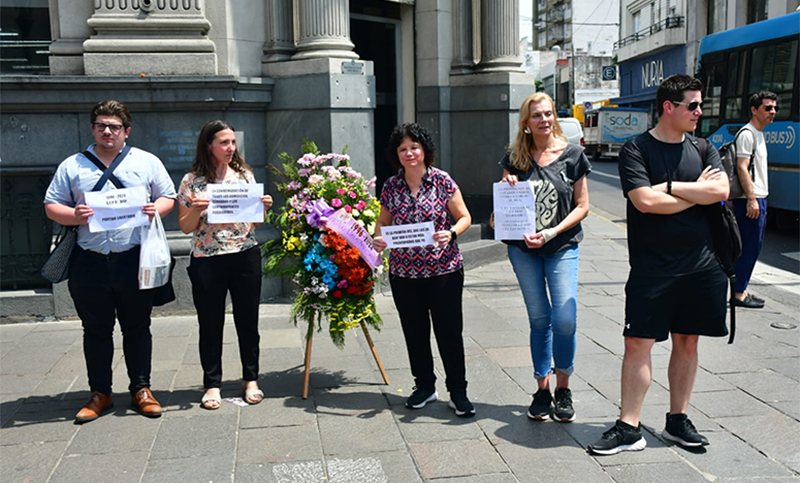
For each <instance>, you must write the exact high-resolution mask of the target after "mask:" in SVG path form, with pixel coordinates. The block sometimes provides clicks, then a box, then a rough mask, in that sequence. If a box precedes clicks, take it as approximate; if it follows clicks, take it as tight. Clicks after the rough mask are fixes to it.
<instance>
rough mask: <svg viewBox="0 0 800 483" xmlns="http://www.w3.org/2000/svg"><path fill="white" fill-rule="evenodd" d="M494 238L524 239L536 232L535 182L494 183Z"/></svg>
mask: <svg viewBox="0 0 800 483" xmlns="http://www.w3.org/2000/svg"><path fill="white" fill-rule="evenodd" d="M493 194H494V239H495V240H524V239H525V238H524V237H523V235H533V234H535V233H536V193H535V192H534V188H533V183H532V182H530V181H520V182H518V183H517V184H516V185H514V186H511V185H510V184H508V183H494V185H493Z"/></svg>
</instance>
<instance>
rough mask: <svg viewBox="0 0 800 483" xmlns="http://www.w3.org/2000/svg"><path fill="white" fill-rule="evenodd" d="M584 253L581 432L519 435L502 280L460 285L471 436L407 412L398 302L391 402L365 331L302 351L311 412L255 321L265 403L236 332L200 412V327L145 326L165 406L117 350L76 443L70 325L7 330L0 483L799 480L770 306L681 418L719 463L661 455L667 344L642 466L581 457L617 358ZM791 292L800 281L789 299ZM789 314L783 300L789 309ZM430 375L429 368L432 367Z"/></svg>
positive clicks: (566, 429) (588, 253) (271, 312)
mask: <svg viewBox="0 0 800 483" xmlns="http://www.w3.org/2000/svg"><path fill="white" fill-rule="evenodd" d="M584 228H585V231H586V239H585V240H584V242H583V243H582V244H581V248H580V250H581V268H580V277H579V281H580V288H579V300H578V303H579V314H578V332H579V333H578V355H577V358H576V373H575V377H573V379H572V388H573V391H574V403H575V408H576V411H577V420H576V421H575V422H573V423H570V424H560V423H554V422H552V421H547V422H534V421H530V420H529V419H528V418H527V417H526V416H525V412H526V410H527V406H528V405H529V404H530V395H531V393H532V392H533V391H534V389H535V382H534V380H533V376H532V369H531V361H530V352H529V350H528V322H527V316H526V313H525V307H524V304H523V303H522V297H521V295H520V292H519V288H518V285H517V282H516V279H515V277H514V273H513V271H512V270H511V266H510V264H509V263H508V262H507V261H505V262H498V263H493V264H489V265H486V266H483V267H480V268H476V269H472V270H469V271H468V272H467V275H466V288H465V293H464V309H465V314H466V321H465V331H464V336H465V339H466V350H467V378H468V380H469V396H470V398H471V400H472V401H473V402H474V403H475V406H476V408H477V412H478V413H477V416H476V417H475V418H474V419H467V420H464V419H459V418H456V417H455V416H454V414H453V411H452V410H450V409H449V408H448V407H447V403H446V401H447V399H448V397H447V394H446V392H445V388H444V376H443V371H442V369H441V366H440V365H438V366H437V367H438V371H439V375H440V380H439V391H440V398H441V399H442V400H441V401H440V402H437V403H433V404H430V405H428V406H427V407H426V408H424V409H422V410H419V411H411V410H408V409H406V408H405V407H404V406H403V401H404V399H405V397H407V396H408V395H409V394H410V393H411V388H412V378H411V374H410V371H409V368H408V361H407V356H406V352H405V344H404V342H403V337H402V333H401V330H400V327H399V321H398V318H397V313H396V311H395V309H394V307H393V304H392V300H391V294H390V293H389V292H388V291H386V292H385V293H383V294H381V295H379V296H378V306H379V310H380V313H381V314H382V315H383V317H384V321H385V325H384V329H383V330H382V331H381V332H379V333H376V332H373V333H372V335H373V338H374V340H375V343H376V345H377V348H378V351H379V353H380V356H381V358H382V359H383V362H384V364H385V366H386V368H387V371H388V374H389V378H390V379H391V384H390V385H388V386H386V385H383V384H382V381H381V378H380V374H379V373H378V371H377V367H376V365H375V363H374V361H373V360H372V356H371V354H370V352H369V349H368V347H367V345H366V343H365V341H364V337H363V334H362V333H361V332H360V331H352V332H350V333H348V335H347V346H346V347H345V349H344V350H343V351H339V350H338V349H336V348H335V347H334V346H333V344H332V343H331V342H330V340H329V339H328V337H327V334H325V333H319V334H317V336H316V337H315V339H314V346H313V354H312V362H313V366H314V368H313V371H312V374H311V386H312V390H311V394H310V395H309V398H308V399H307V400H303V399H302V398H300V393H301V387H302V376H303V350H304V343H303V338H302V337H303V333H304V329H303V328H302V327H300V328H295V327H294V326H292V325H291V324H290V323H289V322H288V311H289V306H288V305H286V304H280V303H275V304H262V306H261V324H260V326H261V348H262V352H261V381H260V382H261V387H262V389H263V390H264V392H265V393H266V399H265V400H264V402H262V403H261V404H259V405H257V406H248V407H241V406H239V405H237V404H235V402H236V399H235V398H236V397H237V396H239V376H240V374H239V367H240V364H239V361H238V350H237V345H236V337H235V332H234V328H233V324H232V323H229V324H227V325H226V329H225V342H226V344H225V349H224V356H223V364H224V368H225V370H226V371H227V372H226V375H225V378H226V384H225V386H224V387H223V396H224V397H226V398H230V400H231V401H233V402H228V401H226V402H223V404H222V407H221V408H220V409H219V410H217V411H205V410H203V409H201V408H200V407H199V401H200V397H201V395H202V393H201V379H202V373H201V369H200V364H199V358H198V349H197V328H196V321H195V318H194V317H190V316H180V317H163V318H157V319H155V320H154V322H153V335H154V357H153V378H152V383H153V390H154V394H155V396H156V398H157V399H158V400H159V401H161V402H162V404H164V408H165V414H164V416H163V417H162V418H160V419H156V420H150V419H147V418H144V417H142V416H139V415H138V414H136V413H134V412H133V411H132V410H131V409H130V408H129V403H128V397H127V393H126V391H125V388H126V386H127V380H126V379H127V378H126V375H125V365H124V361H123V360H122V355H121V350H119V345H120V341H121V338H120V337H119V335H118V334H117V338H116V340H117V346H118V350H117V352H116V355H115V376H114V377H115V385H114V387H115V390H116V392H115V403H116V406H115V409H114V411H112V412H111V413H110V414H108V415H105V416H103V417H101V418H100V419H98V420H97V421H94V422H91V423H88V424H85V425H83V426H76V425H74V424H73V422H72V421H73V418H74V416H75V413H76V412H77V411H78V409H79V408H80V406H81V405H82V404H83V403H84V402H85V400H86V399H87V398H88V391H87V382H86V374H85V368H84V361H83V355H82V344H81V328H80V323H79V322H77V321H67V322H48V323H44V322H42V323H29V324H14V325H3V326H0V357H1V358H0V397H1V399H0V422H1V423H2V428H0V475H2V476H0V480H2V481H3V482H52V483H55V482H84V481H113V482H118V483H124V482H205V483H207V482H215V483H216V482H223V481H225V482H231V481H233V482H236V483H245V482H273V483H307V482H308V483H311V482H328V483H362V482H364V483H366V482H369V483H372V482H375V483H379V482H399V483H413V482H436V483H512V482H533V481H551V482H561V481H569V482H571V481H580V482H595V481H596V482H611V481H616V482H636V483H639V482H648V481H654V482H655V481H659V482H661V481H680V482H708V481H713V482H754V483H755V482H758V483H766V482H773V483H774V482H789V481H800V349H799V347H800V330H798V329H795V330H778V329H775V328H771V327H770V324H771V323H773V322H787V321H788V322H792V323H794V324H800V320H798V312H799V311H798V307H800V300H798V298H797V297H795V298H794V299H793V300H794V302H795V303H793V304H791V306H786V305H781V304H780V303H779V302H776V301H774V300H767V307H766V308H765V309H764V310H759V311H753V310H751V311H747V310H743V309H742V310H740V311H737V315H738V322H739V324H738V332H737V337H736V342H735V344H734V345H727V344H726V342H727V340H726V339H703V341H702V342H701V344H700V366H701V368H700V370H699V373H698V377H697V384H696V388H695V392H694V396H693V397H692V406H691V408H690V417H691V418H692V420H693V421H694V423H695V424H696V426H697V427H698V429H700V430H701V431H702V432H703V433H704V434H706V435H707V436H708V438H709V439H710V441H711V445H710V446H708V447H707V448H706V449H704V450H700V451H693V452H690V451H686V450H683V449H681V448H679V447H675V446H674V445H672V444H669V443H667V442H665V441H664V440H663V439H662V438H661V437H660V432H661V430H662V429H663V424H664V414H665V413H666V411H667V408H668V404H669V394H668V392H667V390H666V386H667V376H666V366H667V363H668V358H669V342H667V343H662V344H658V345H657V346H656V347H655V349H654V350H653V365H654V381H653V384H652V385H651V387H650V390H649V392H648V394H647V398H646V400H645V406H644V410H643V414H642V422H643V426H645V429H646V432H645V437H646V439H647V449H646V450H644V451H642V452H637V453H623V454H619V455H616V456H608V457H594V456H590V455H589V454H587V453H586V452H585V447H586V445H587V444H589V443H591V442H592V441H594V440H595V439H596V438H598V437H599V436H600V435H601V434H602V432H603V431H604V430H605V429H606V428H608V427H609V426H610V425H611V424H612V423H613V421H614V420H615V419H616V417H617V414H618V406H617V404H618V399H619V378H620V364H621V360H622V359H621V357H622V351H623V339H622V336H621V332H622V320H623V300H624V296H623V293H624V282H625V279H626V276H627V271H628V265H627V250H626V248H625V233H624V231H622V229H620V228H619V227H618V226H617V225H615V224H613V223H611V222H609V221H607V220H605V219H603V218H601V217H599V216H596V215H594V214H592V215H590V217H589V218H588V219H587V220H586V221H585V224H584ZM788 283H790V284H793V285H794V286H795V287H796V286H798V284H800V280H798V277H795V279H794V280H789V282H788ZM790 300H792V299H791V298H790ZM439 362H440V361H438V360H437V364H438V363H439Z"/></svg>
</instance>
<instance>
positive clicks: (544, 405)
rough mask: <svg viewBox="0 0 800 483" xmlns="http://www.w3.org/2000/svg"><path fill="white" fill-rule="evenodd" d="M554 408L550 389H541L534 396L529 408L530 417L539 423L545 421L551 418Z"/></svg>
mask: <svg viewBox="0 0 800 483" xmlns="http://www.w3.org/2000/svg"><path fill="white" fill-rule="evenodd" d="M552 406H553V395H552V394H550V390H549V389H539V390H538V391H536V394H534V395H533V402H532V403H531V406H530V407H529V408H528V417H529V418H531V419H535V420H537V421H544V420H545V419H547V418H549V417H550V409H551V408H552Z"/></svg>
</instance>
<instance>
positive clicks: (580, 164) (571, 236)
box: [500, 144, 592, 256]
mask: <svg viewBox="0 0 800 483" xmlns="http://www.w3.org/2000/svg"><path fill="white" fill-rule="evenodd" d="M531 163H532V164H533V166H532V167H531V169H529V170H528V171H520V170H518V169H517V168H515V167H513V166H511V160H510V159H509V156H508V154H506V155H505V156H504V157H503V159H501V160H500V166H502V167H503V169H505V170H507V171H508V172H509V173H511V174H513V175H516V176H517V177H519V180H520V181H529V180H530V181H533V182H534V187H535V192H536V232H537V233H538V232H540V231H542V230H544V229H545V228H553V227H555V226H556V225H558V224H559V223H561V221H562V220H563V219H564V218H566V217H567V215H569V214H570V212H571V211H572V210H573V209H575V198H574V197H573V189H572V185H573V184H575V182H576V181H578V180H579V179H581V178H582V177H584V176H586V175H587V174H589V173H590V172H591V171H592V165H591V164H589V160H588V159H587V158H586V155H585V154H583V147H581V146H577V145H575V144H567V147H566V148H565V149H564V152H563V153H561V156H559V157H558V158H557V159H556V160H554V161H553V162H552V163H550V164H548V165H547V166H544V167H543V166H539V165H538V164H536V162H535V161H533V160H531ZM581 240H583V229H582V228H581V224H580V223H578V224H577V225H575V226H574V227H572V228H570V229H569V230H567V231H565V232H562V233H559V234H558V236H557V237H555V238H554V239H552V240H550V241H549V242H547V243H545V244H544V246H542V247H541V248H528V247H527V246H526V245H525V242H524V241H523V240H503V243H506V244H508V245H516V246H518V247H520V248H521V249H522V250H523V251H526V252H530V253H535V254H537V255H542V256H548V255H552V254H554V253H556V252H559V251H561V250H564V249H566V248H569V247H571V246H572V245H575V244H577V243H578V242H580V241H581Z"/></svg>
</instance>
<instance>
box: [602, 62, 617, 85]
mask: <svg viewBox="0 0 800 483" xmlns="http://www.w3.org/2000/svg"><path fill="white" fill-rule="evenodd" d="M616 78H617V67H616V66H614V65H604V66H603V80H604V81H612V80H616Z"/></svg>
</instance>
